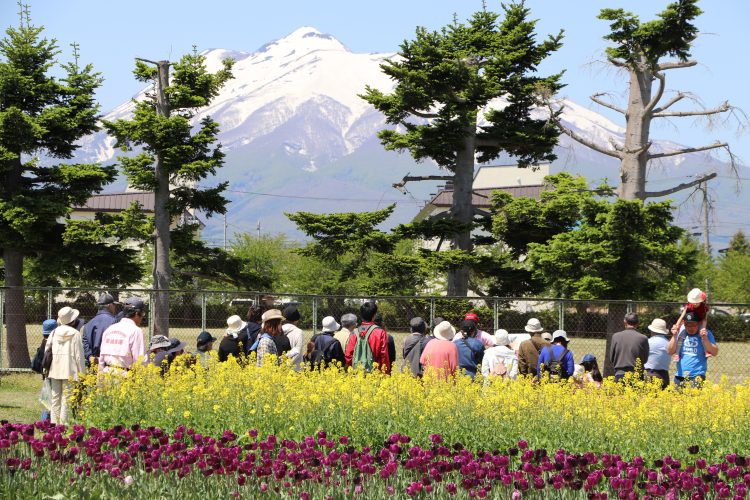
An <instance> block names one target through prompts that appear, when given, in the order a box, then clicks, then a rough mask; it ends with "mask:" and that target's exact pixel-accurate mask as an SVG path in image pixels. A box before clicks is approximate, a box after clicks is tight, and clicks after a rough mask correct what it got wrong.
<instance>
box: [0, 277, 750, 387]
mask: <svg viewBox="0 0 750 500" xmlns="http://www.w3.org/2000/svg"><path fill="white" fill-rule="evenodd" d="M101 291H102V290H101V289H80V288H77V289H59V288H24V289H22V290H21V293H18V292H19V289H8V288H0V317H2V319H3V321H2V322H0V353H1V354H2V355H1V356H0V369H9V368H17V369H28V368H27V366H28V361H27V360H28V359H29V358H30V357H31V356H33V354H34V352H35V351H36V349H37V347H38V346H39V345H40V343H41V340H42V326H41V325H42V321H44V320H45V319H48V318H55V317H56V313H57V311H58V310H59V309H60V308H62V307H63V306H66V305H69V306H72V307H75V308H76V309H78V310H80V312H81V317H82V318H84V319H85V320H88V319H91V318H92V317H93V316H94V315H96V313H97V305H96V297H97V296H98V294H99V293H100V292H101ZM13 292H15V293H13ZM109 292H110V293H112V294H113V295H114V296H115V297H116V298H117V299H118V300H120V301H122V300H124V299H125V298H126V297H129V296H133V295H135V296H140V297H142V298H143V299H144V300H145V301H146V303H147V304H148V303H150V302H151V300H152V298H153V296H154V291H153V290H142V289H128V290H109ZM368 300H375V301H376V302H377V304H378V311H379V313H380V315H381V319H382V322H383V324H384V326H385V328H386V329H387V330H388V331H389V332H390V333H391V334H392V335H393V336H394V339H395V341H396V345H397V352H398V354H397V360H396V364H397V366H400V363H401V348H400V345H401V343H402V341H403V338H404V337H405V336H406V335H407V334H408V333H409V320H410V319H411V318H413V317H414V316H421V317H422V318H424V319H425V321H426V322H427V323H428V325H434V324H435V318H443V319H445V320H448V321H450V322H451V323H452V324H453V325H454V326H456V327H457V328H458V327H459V326H460V322H461V320H462V319H463V317H464V315H465V314H466V313H467V312H469V311H473V312H475V313H476V314H477V316H478V318H479V327H480V329H483V330H485V331H488V332H490V333H491V332H493V331H494V330H496V329H498V328H504V329H506V330H508V331H509V332H510V333H523V332H524V326H525V325H526V323H527V321H528V320H529V319H530V318H532V317H535V318H538V319H539V320H540V321H541V323H542V325H543V326H544V328H545V330H546V331H548V332H552V331H554V330H557V329H563V330H565V331H566V332H567V333H568V335H569V337H570V338H571V343H570V345H569V348H570V349H571V350H572V351H573V353H574V355H575V358H576V359H580V358H581V357H582V356H583V355H584V354H586V353H592V354H594V355H595V356H596V357H597V359H599V360H601V361H600V367H601V366H602V365H603V360H604V354H605V339H606V336H607V334H608V333H612V332H615V331H619V330H621V329H622V326H623V325H622V320H623V316H624V314H625V313H627V312H636V313H638V315H639V316H640V318H641V331H642V332H644V333H648V332H647V330H646V326H647V325H648V324H649V323H650V322H651V320H653V319H654V318H663V319H664V320H666V322H667V324H668V325H670V326H671V325H672V324H673V323H675V322H676V321H677V319H678V317H679V313H680V307H681V306H682V304H680V303H677V302H637V301H581V300H569V299H553V298H507V297H506V298H502V297H490V298H476V297H472V298H467V297H420V296H414V297H364V296H359V297H354V296H322V295H292V294H274V293H263V292H238V291H212V290H211V291H209V290H173V291H170V292H169V303H170V307H169V327H170V331H169V334H170V336H173V337H178V338H180V340H183V341H186V342H187V344H188V346H190V347H192V348H193V349H194V347H195V338H196V337H197V336H198V334H199V333H200V332H201V331H202V330H206V331H209V332H211V333H212V334H213V335H214V336H216V337H218V338H221V337H222V336H223V335H224V331H225V329H226V326H227V325H226V320H227V318H228V317H229V316H231V315H234V314H237V315H239V316H240V317H242V318H245V316H246V314H247V311H248V308H249V306H250V305H252V304H264V305H266V306H268V307H277V308H281V309H283V308H284V307H285V306H286V305H289V304H295V305H296V306H297V308H298V310H299V312H300V314H301V320H300V323H299V326H300V328H302V329H303V330H305V332H306V333H307V335H308V337H310V336H312V335H313V334H315V333H316V332H318V331H319V330H320V325H321V321H322V319H323V318H324V317H325V316H333V317H334V318H336V320H337V321H340V318H341V316H342V315H343V314H346V313H354V314H356V315H358V316H359V308H360V306H361V305H362V304H363V303H364V302H365V301H368ZM748 311H750V304H712V308H711V314H710V315H709V319H708V326H709V328H710V329H711V330H712V331H713V332H714V335H715V337H716V340H717V342H718V344H719V356H717V357H715V358H713V359H710V360H709V376H710V378H711V379H713V380H719V379H720V377H721V376H722V375H726V376H727V377H729V379H730V381H731V382H739V381H742V380H745V379H750V367H749V366H748V364H747V361H746V360H747V359H748V358H749V357H750V313H748ZM149 319H150V318H148V317H147V318H146V321H145V323H144V325H143V328H144V331H147V334H148V336H149V337H151V336H152V335H154V334H155V332H154V331H153V327H152V324H151V322H150V321H149ZM14 329H15V331H14ZM673 368H674V367H673Z"/></svg>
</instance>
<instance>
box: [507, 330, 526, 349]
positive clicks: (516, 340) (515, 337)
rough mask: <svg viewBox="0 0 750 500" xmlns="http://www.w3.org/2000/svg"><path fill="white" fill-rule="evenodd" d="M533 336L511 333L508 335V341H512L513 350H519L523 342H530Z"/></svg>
mask: <svg viewBox="0 0 750 500" xmlns="http://www.w3.org/2000/svg"><path fill="white" fill-rule="evenodd" d="M530 338H531V335H529V334H528V333H511V334H508V340H510V347H511V349H513V350H518V347H519V346H520V345H521V343H522V342H524V341H526V340H529V339H530Z"/></svg>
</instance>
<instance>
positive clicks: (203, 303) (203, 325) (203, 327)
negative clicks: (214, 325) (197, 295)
mask: <svg viewBox="0 0 750 500" xmlns="http://www.w3.org/2000/svg"><path fill="white" fill-rule="evenodd" d="M205 330H206V292H203V293H202V294H201V331H205Z"/></svg>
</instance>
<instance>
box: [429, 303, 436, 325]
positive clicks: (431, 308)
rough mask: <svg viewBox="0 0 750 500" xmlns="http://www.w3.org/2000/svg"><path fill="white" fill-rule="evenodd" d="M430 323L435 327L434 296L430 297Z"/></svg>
mask: <svg viewBox="0 0 750 500" xmlns="http://www.w3.org/2000/svg"><path fill="white" fill-rule="evenodd" d="M430 325H431V326H432V327H433V328H434V327H435V297H430Z"/></svg>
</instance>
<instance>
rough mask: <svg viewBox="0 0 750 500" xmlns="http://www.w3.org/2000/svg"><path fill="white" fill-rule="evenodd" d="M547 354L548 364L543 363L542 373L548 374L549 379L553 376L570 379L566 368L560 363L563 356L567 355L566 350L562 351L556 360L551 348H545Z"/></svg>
mask: <svg viewBox="0 0 750 500" xmlns="http://www.w3.org/2000/svg"><path fill="white" fill-rule="evenodd" d="M547 352H549V358H550V359H549V362H547V363H544V371H545V372H547V373H549V376H550V378H552V377H555V376H557V377H559V378H561V379H564V378H568V377H570V374H569V373H568V367H567V366H565V364H564V363H563V362H562V360H563V358H564V357H565V355H566V354H568V349H567V348H566V349H564V350H563V352H562V353H561V354H560V357H558V358H556V357H555V353H554V351H553V350H552V346H547Z"/></svg>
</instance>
